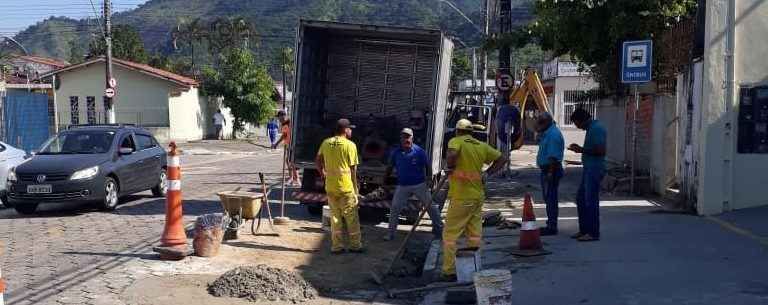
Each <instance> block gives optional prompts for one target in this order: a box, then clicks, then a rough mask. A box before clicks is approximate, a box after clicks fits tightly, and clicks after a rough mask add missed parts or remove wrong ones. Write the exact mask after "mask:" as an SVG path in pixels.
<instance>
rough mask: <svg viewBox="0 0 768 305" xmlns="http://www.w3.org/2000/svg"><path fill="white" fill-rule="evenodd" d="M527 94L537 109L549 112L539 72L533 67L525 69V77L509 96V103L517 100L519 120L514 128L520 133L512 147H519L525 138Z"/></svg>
mask: <svg viewBox="0 0 768 305" xmlns="http://www.w3.org/2000/svg"><path fill="white" fill-rule="evenodd" d="M529 95H530V96H532V97H533V101H534V102H535V103H536V108H537V109H539V111H543V112H549V107H548V106H547V95H546V94H545V93H544V86H542V85H541V80H540V79H539V74H538V73H536V69H533V68H528V69H526V71H525V78H523V81H522V83H521V84H520V86H519V87H517V88H515V90H514V91H512V93H511V94H510V96H509V102H510V103H512V104H514V103H515V102H517V103H518V105H520V121H519V125H518V126H515V128H519V129H518V130H520V134H519V136H518V138H517V139H515V141H514V143H513V144H512V149H519V148H520V147H522V146H523V139H524V138H525V136H524V135H525V106H526V102H527V101H528V96H529Z"/></svg>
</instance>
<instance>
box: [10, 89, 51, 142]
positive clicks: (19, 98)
mask: <svg viewBox="0 0 768 305" xmlns="http://www.w3.org/2000/svg"><path fill="white" fill-rule="evenodd" d="M49 123H50V122H49V117H48V95H47V94H41V93H33V92H27V91H9V92H7V94H6V96H5V98H4V100H3V129H4V131H5V132H4V133H3V141H4V142H6V143H8V144H10V145H12V146H15V147H18V148H20V149H23V150H25V151H27V152H30V151H32V150H37V149H39V148H40V145H41V144H43V142H45V140H46V139H48V137H49V136H50V134H49Z"/></svg>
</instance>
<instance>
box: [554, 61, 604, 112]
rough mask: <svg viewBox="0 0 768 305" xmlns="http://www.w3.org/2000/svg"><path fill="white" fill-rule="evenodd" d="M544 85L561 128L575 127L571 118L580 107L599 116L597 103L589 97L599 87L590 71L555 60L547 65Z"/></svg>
mask: <svg viewBox="0 0 768 305" xmlns="http://www.w3.org/2000/svg"><path fill="white" fill-rule="evenodd" d="M541 82H542V86H543V87H544V92H545V93H546V95H547V98H548V99H549V109H550V111H551V112H552V116H553V117H554V118H555V121H557V122H558V124H559V125H560V126H567V127H575V126H573V123H571V114H572V113H573V111H574V110H576V108H577V107H579V106H581V107H584V108H585V109H587V110H588V111H590V113H592V115H596V110H597V108H596V105H597V104H596V103H597V99H596V97H595V96H593V95H590V94H589V93H590V92H593V90H595V89H597V88H598V87H599V84H598V83H597V82H595V80H594V79H593V78H592V73H590V72H589V70H588V69H585V68H584V67H580V66H579V64H578V63H576V62H572V61H567V60H563V59H560V58H555V59H553V60H551V61H549V62H546V63H544V65H543V69H542V71H541Z"/></svg>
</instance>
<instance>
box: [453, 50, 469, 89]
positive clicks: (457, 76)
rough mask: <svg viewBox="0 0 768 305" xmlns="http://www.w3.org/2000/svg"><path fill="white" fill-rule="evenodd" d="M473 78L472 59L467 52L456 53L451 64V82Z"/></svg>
mask: <svg viewBox="0 0 768 305" xmlns="http://www.w3.org/2000/svg"><path fill="white" fill-rule="evenodd" d="M471 78H472V59H471V58H470V57H469V54H467V53H466V52H454V53H453V58H452V64H451V82H452V83H456V82H458V81H461V80H464V79H471Z"/></svg>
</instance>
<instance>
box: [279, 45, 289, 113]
mask: <svg viewBox="0 0 768 305" xmlns="http://www.w3.org/2000/svg"><path fill="white" fill-rule="evenodd" d="M287 51H288V49H285V48H283V49H282V50H281V53H282V54H280V57H282V59H283V64H282V68H283V106H282V107H281V109H283V110H285V98H286V92H285V91H286V88H287V87H288V77H286V73H287V71H286V68H287V67H286V65H288V52H287Z"/></svg>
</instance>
